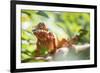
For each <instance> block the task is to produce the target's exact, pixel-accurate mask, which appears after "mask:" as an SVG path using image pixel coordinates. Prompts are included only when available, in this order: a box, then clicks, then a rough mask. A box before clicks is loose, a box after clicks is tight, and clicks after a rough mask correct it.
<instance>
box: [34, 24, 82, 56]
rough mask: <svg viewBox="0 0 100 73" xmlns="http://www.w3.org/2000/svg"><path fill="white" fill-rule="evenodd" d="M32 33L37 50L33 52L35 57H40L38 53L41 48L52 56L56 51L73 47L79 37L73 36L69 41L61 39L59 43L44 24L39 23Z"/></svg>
mask: <svg viewBox="0 0 100 73" xmlns="http://www.w3.org/2000/svg"><path fill="white" fill-rule="evenodd" d="M33 33H34V35H35V36H36V38H37V43H36V45H37V48H36V51H35V52H36V56H40V51H41V49H42V48H46V49H48V54H54V53H55V52H56V50H57V49H59V48H61V47H73V46H72V44H74V43H75V42H76V41H77V40H79V37H80V35H79V36H75V37H73V38H72V39H70V40H68V39H65V38H63V39H62V40H61V41H59V40H58V38H57V37H56V36H55V35H54V34H53V33H52V32H49V30H48V28H47V26H46V25H45V24H44V23H39V24H38V25H37V26H36V28H35V29H33ZM81 35H83V34H81Z"/></svg>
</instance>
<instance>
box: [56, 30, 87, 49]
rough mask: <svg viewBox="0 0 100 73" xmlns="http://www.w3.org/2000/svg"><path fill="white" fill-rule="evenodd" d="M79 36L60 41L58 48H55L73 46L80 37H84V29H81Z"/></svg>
mask: <svg viewBox="0 0 100 73" xmlns="http://www.w3.org/2000/svg"><path fill="white" fill-rule="evenodd" d="M79 32H80V34H79V35H75V36H74V37H72V38H71V39H67V40H66V39H62V40H61V41H59V44H58V47H57V48H61V47H72V45H73V44H76V43H77V42H78V41H79V40H80V38H81V37H82V36H84V35H85V34H86V33H87V31H86V30H84V29H81V30H80V31H79Z"/></svg>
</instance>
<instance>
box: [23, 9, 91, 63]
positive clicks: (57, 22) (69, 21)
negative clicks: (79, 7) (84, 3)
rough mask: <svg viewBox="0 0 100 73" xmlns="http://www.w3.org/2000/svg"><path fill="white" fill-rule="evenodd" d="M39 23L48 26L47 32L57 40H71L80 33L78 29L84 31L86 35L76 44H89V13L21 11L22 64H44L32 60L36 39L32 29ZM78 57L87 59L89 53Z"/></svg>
mask: <svg viewBox="0 0 100 73" xmlns="http://www.w3.org/2000/svg"><path fill="white" fill-rule="evenodd" d="M40 22H43V23H45V25H47V26H48V28H49V31H51V32H53V33H55V35H56V36H57V37H58V39H59V40H61V39H62V38H66V39H68V38H72V37H73V36H75V35H77V34H79V33H80V32H79V30H80V29H85V30H87V31H88V32H87V34H86V35H84V36H83V37H81V40H79V41H78V43H77V44H84V43H89V42H90V14H89V13H83V12H62V11H59V12H53V11H40V10H21V23H22V24H21V26H22V29H21V31H22V35H21V41H22V43H21V44H22V49H21V60H22V62H44V60H34V59H33V57H34V50H35V49H36V41H37V39H36V37H35V35H34V34H33V33H32V29H33V28H35V26H36V25H37V24H38V23H40ZM43 54H44V53H43ZM79 56H80V59H89V51H88V52H87V53H81V54H80V55H79Z"/></svg>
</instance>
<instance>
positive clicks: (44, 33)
mask: <svg viewBox="0 0 100 73" xmlns="http://www.w3.org/2000/svg"><path fill="white" fill-rule="evenodd" d="M32 32H33V34H34V35H35V36H36V37H37V39H39V40H46V39H47V37H48V28H47V26H46V25H45V24H44V23H39V24H38V25H37V26H36V27H35V29H33V30H32Z"/></svg>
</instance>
